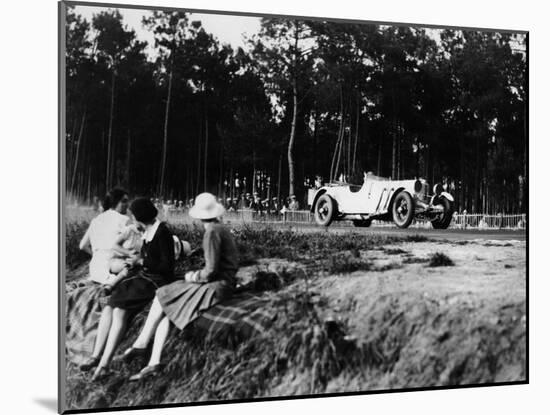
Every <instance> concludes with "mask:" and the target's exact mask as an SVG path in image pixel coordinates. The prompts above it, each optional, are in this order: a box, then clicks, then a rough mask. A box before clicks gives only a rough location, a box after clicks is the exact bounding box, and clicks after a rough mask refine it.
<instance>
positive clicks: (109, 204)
mask: <svg viewBox="0 0 550 415" xmlns="http://www.w3.org/2000/svg"><path fill="white" fill-rule="evenodd" d="M127 195H128V192H127V191H126V190H124V189H121V188H120V187H115V188H113V189H111V190H110V191H109V193H107V194H106V195H105V198H104V199H103V203H102V205H103V210H109V209H112V208H115V207H116V206H117V205H118V204H119V202H120V201H121V200H122V198H123V197H124V196H127Z"/></svg>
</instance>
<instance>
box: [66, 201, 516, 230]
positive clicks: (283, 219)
mask: <svg viewBox="0 0 550 415" xmlns="http://www.w3.org/2000/svg"><path fill="white" fill-rule="evenodd" d="M97 213H98V212H96V211H94V210H92V209H91V208H88V207H81V206H67V208H66V217H67V218H68V219H70V220H86V221H89V220H90V219H91V218H93V217H94V216H95V215H97ZM159 218H160V219H162V220H166V221H167V222H169V223H174V224H190V223H192V222H193V219H191V218H190V217H189V215H188V214H187V211H185V210H179V209H171V210H169V211H167V212H163V211H160V212H159ZM224 221H225V222H228V223H258V224H260V223H265V224H285V223H288V224H302V225H315V219H314V217H313V214H312V213H311V212H309V211H308V210H296V211H286V212H285V213H265V212H255V211H253V210H250V209H243V210H237V211H228V212H226V214H225V215H224ZM338 225H339V226H353V224H352V222H351V221H342V222H339V223H338ZM526 225H527V216H526V215H525V214H523V215H484V214H457V213H455V214H454V215H453V220H452V222H451V225H450V226H449V227H450V228H453V229H525V227H526ZM372 226H375V227H386V226H390V227H393V226H395V225H394V224H393V223H392V222H383V221H373V224H372ZM411 227H413V228H429V227H431V224H430V223H429V221H413V223H412V224H411Z"/></svg>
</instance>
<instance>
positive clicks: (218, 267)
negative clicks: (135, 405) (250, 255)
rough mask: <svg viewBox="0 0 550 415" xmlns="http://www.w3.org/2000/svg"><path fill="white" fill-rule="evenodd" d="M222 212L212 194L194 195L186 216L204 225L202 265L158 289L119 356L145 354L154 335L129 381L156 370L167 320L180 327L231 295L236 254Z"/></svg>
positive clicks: (235, 268) (156, 371)
mask: <svg viewBox="0 0 550 415" xmlns="http://www.w3.org/2000/svg"><path fill="white" fill-rule="evenodd" d="M224 212H225V209H224V207H223V206H222V205H221V204H220V203H218V202H217V201H216V198H215V197H214V195H212V194H210V193H201V194H200V195H198V196H197V198H196V201H195V204H194V206H193V207H192V208H191V209H190V211H189V215H190V216H191V217H192V218H195V219H200V220H201V221H202V223H203V225H204V229H205V232H204V237H203V241H202V247H203V251H204V260H205V265H204V268H202V269H200V270H196V271H189V272H187V273H186V274H185V276H184V279H182V280H176V281H175V282H173V283H171V284H169V285H165V286H163V287H161V288H159V289H158V290H157V295H156V297H155V299H154V301H153V304H152V306H151V310H150V311H149V315H148V316H147V320H146V322H145V325H144V327H143V329H142V331H141V333H140V335H139V337H138V338H137V340H136V341H135V342H134V345H133V346H132V347H130V348H129V349H128V350H126V351H125V352H124V354H123V356H122V357H123V359H124V360H130V359H131V358H133V357H135V356H138V355H143V354H145V351H146V348H147V345H148V343H149V341H150V340H151V337H152V336H153V334H155V339H154V342H153V349H152V353H151V357H150V359H149V363H148V365H147V366H146V367H144V368H143V369H142V370H141V371H140V372H139V373H138V374H136V375H134V376H132V377H131V378H130V380H139V379H142V378H144V377H147V376H151V375H154V374H156V373H158V372H159V370H160V368H161V366H160V357H161V353H162V349H163V347H164V343H165V341H166V338H167V336H168V332H169V328H170V322H172V323H173V324H174V325H175V326H176V327H177V328H178V329H180V330H183V329H184V328H185V327H186V326H187V325H188V324H189V323H190V322H191V321H193V320H195V319H196V318H197V317H198V316H199V313H200V312H202V311H204V310H206V309H208V308H210V307H212V306H213V305H214V304H216V303H219V302H220V301H223V300H225V299H227V298H228V297H230V296H231V295H232V294H233V291H234V290H235V286H236V281H237V280H236V278H235V274H236V273H237V270H238V253H237V246H236V245H235V241H234V240H233V236H232V235H231V233H230V231H229V230H228V229H227V228H226V227H225V226H224V225H223V224H221V223H220V222H219V220H218V218H219V217H220V216H222V215H223V214H224Z"/></svg>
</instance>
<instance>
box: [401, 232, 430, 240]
mask: <svg viewBox="0 0 550 415" xmlns="http://www.w3.org/2000/svg"><path fill="white" fill-rule="evenodd" d="M404 240H405V242H426V241H428V240H429V239H428V237H427V236H424V235H420V234H414V235H407V236H405V237H404Z"/></svg>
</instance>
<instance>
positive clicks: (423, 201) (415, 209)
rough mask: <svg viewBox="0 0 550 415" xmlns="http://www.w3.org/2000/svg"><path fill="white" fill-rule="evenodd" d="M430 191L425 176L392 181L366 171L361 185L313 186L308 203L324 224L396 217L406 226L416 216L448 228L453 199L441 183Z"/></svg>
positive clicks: (357, 223) (365, 223)
mask: <svg viewBox="0 0 550 415" xmlns="http://www.w3.org/2000/svg"><path fill="white" fill-rule="evenodd" d="M429 192H430V188H429V185H428V182H427V181H426V180H424V179H415V180H390V179H387V178H383V177H378V176H375V175H373V174H372V173H365V174H364V178H363V184H362V185H354V184H350V183H343V182H335V183H330V184H325V185H324V186H322V187H320V188H319V189H310V192H309V193H308V204H309V205H310V207H311V212H312V213H313V214H314V216H315V221H316V222H317V223H318V224H319V225H322V226H329V225H330V224H331V223H332V221H334V220H352V221H353V224H354V225H355V226H370V225H371V222H372V221H373V220H387V221H391V220H393V222H394V223H395V224H396V225H397V226H398V227H400V228H407V227H408V226H409V225H410V224H411V222H412V221H413V219H415V218H417V219H427V220H429V221H431V223H432V226H433V227H434V228H435V229H447V227H448V226H449V224H450V223H451V219H452V215H453V202H454V199H453V197H452V196H451V195H450V194H449V193H447V192H445V191H443V186H442V185H441V184H436V185H435V186H434V187H433V193H432V194H430V193H429Z"/></svg>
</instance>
